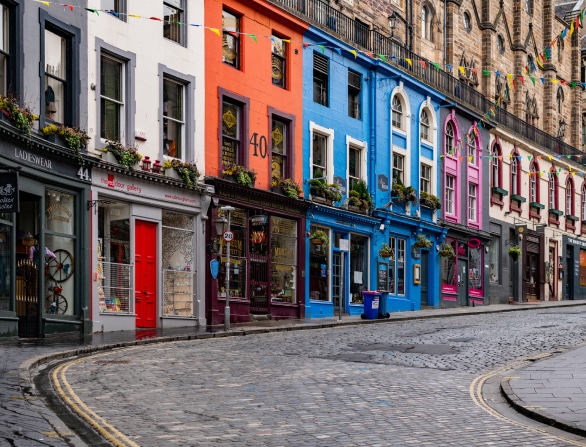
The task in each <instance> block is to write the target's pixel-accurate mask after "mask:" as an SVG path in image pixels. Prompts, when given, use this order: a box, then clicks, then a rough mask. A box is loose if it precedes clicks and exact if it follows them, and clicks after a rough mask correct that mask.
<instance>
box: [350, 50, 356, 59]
mask: <svg viewBox="0 0 586 447" xmlns="http://www.w3.org/2000/svg"><path fill="white" fill-rule="evenodd" d="M350 53H352V54H353V55H354V59H356V50H350Z"/></svg>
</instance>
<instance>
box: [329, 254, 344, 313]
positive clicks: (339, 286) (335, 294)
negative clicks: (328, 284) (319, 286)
mask: <svg viewBox="0 0 586 447" xmlns="http://www.w3.org/2000/svg"><path fill="white" fill-rule="evenodd" d="M344 272H345V269H344V253H343V252H341V251H334V252H333V256H332V299H333V300H334V309H335V312H336V313H338V312H342V313H344V312H345V311H346V303H345V300H344V295H345V293H344V290H345V285H344V276H346V275H345V274H344ZM340 306H341V307H340Z"/></svg>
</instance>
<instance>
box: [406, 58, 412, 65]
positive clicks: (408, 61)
mask: <svg viewBox="0 0 586 447" xmlns="http://www.w3.org/2000/svg"><path fill="white" fill-rule="evenodd" d="M405 62H407V63H408V64H409V66H410V67H413V62H411V59H409V58H408V57H406V58H405Z"/></svg>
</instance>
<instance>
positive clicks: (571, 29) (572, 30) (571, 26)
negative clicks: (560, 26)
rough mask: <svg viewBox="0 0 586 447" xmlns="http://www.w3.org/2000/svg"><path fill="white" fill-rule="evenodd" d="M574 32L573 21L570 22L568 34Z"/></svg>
mask: <svg viewBox="0 0 586 447" xmlns="http://www.w3.org/2000/svg"><path fill="white" fill-rule="evenodd" d="M572 34H574V22H573V21H572V22H570V36H571V35H572Z"/></svg>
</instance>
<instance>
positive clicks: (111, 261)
mask: <svg viewBox="0 0 586 447" xmlns="http://www.w3.org/2000/svg"><path fill="white" fill-rule="evenodd" d="M98 278H99V279H98V280H99V285H98V300H99V308H100V313H120V314H128V313H132V312H134V290H133V288H132V284H133V278H134V270H133V265H132V264H131V262H130V205H128V204H126V203H120V202H111V203H100V204H99V208H98Z"/></svg>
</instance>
